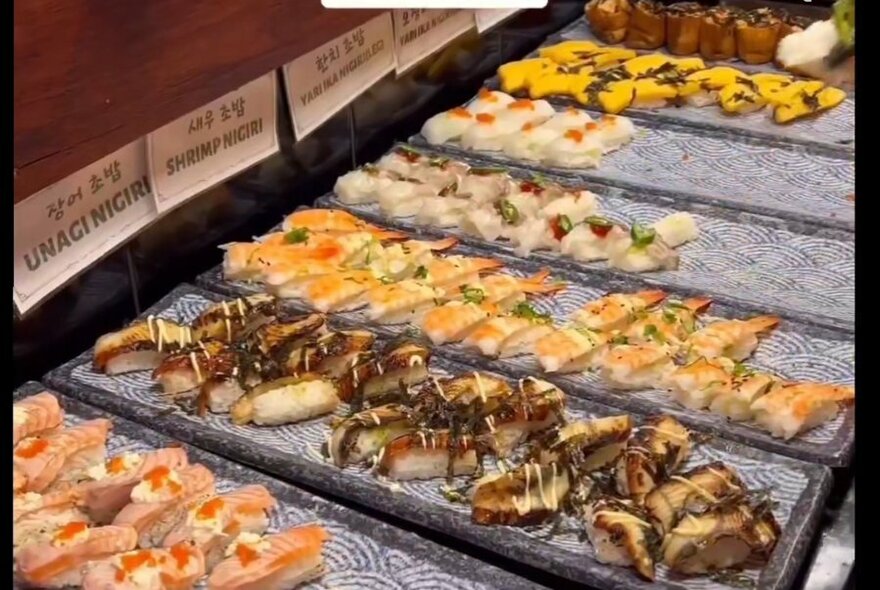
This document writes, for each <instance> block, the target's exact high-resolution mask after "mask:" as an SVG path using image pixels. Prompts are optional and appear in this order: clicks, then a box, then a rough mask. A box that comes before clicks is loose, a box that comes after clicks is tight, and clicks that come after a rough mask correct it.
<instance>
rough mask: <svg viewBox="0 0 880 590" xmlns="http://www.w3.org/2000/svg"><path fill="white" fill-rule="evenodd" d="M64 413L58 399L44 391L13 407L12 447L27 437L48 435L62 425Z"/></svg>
mask: <svg viewBox="0 0 880 590" xmlns="http://www.w3.org/2000/svg"><path fill="white" fill-rule="evenodd" d="M63 420H64V412H63V411H62V410H61V406H59V405H58V398H56V397H55V396H54V395H52V394H51V393H49V392H48V391H44V392H42V393H38V394H36V395H32V396H29V397H26V398H24V399H23V400H21V401H18V402H16V403H14V404H13V405H12V446H15V445H17V444H18V443H19V441H21V439H23V438H24V437H26V436H38V435H40V434H46V433H48V432H49V431H51V430H54V429H55V428H57V427H58V426H60V425H61V422H62V421H63Z"/></svg>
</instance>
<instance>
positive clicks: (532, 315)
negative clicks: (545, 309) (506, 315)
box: [512, 301, 553, 324]
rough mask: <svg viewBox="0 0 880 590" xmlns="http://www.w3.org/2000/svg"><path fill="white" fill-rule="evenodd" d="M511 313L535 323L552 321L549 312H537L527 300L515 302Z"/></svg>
mask: <svg viewBox="0 0 880 590" xmlns="http://www.w3.org/2000/svg"><path fill="white" fill-rule="evenodd" d="M512 314H513V315H514V316H515V317H518V318H524V319H527V320H530V321H531V322H532V323H535V324H549V323H551V322H552V321H553V320H552V318H551V317H550V314H546V313H541V312H539V311H538V310H537V309H535V308H534V306H533V305H532V304H531V303H529V302H528V301H520V302H519V303H517V304H516V307H514V308H513V311H512Z"/></svg>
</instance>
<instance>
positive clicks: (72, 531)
mask: <svg viewBox="0 0 880 590" xmlns="http://www.w3.org/2000/svg"><path fill="white" fill-rule="evenodd" d="M136 546H137V531H135V530H134V529H133V528H131V527H129V526H104V527H97V528H89V526H88V525H87V524H86V523H84V522H73V523H70V524H68V525H67V526H65V527H62V528H61V529H59V530H58V531H56V532H55V534H54V536H53V538H52V540H51V541H49V542H47V543H38V544H34V545H28V546H27V547H24V548H23V549H22V550H21V551H20V552H19V553H18V556H17V559H16V569H17V573H18V575H19V576H20V577H21V579H22V580H23V581H24V582H26V583H27V584H30V585H33V586H37V587H40V588H63V587H65V586H81V585H82V582H83V573H84V570H85V566H86V564H88V563H89V562H91V561H98V560H101V559H106V558H108V557H111V556H113V555H115V554H116V553H119V552H122V551H131V550H132V549H134V548H135V547H136Z"/></svg>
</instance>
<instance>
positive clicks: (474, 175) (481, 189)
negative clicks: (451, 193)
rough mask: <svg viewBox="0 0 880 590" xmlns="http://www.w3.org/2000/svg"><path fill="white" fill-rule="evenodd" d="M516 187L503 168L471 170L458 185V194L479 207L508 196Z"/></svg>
mask: <svg viewBox="0 0 880 590" xmlns="http://www.w3.org/2000/svg"><path fill="white" fill-rule="evenodd" d="M514 186H515V185H514V183H513V181H512V180H511V179H510V177H509V176H508V175H507V174H506V173H505V171H504V170H503V169H501V168H471V169H470V170H468V172H467V174H465V176H464V177H463V178H462V179H461V182H459V183H458V191H457V192H456V194H457V195H459V196H461V197H467V198H468V199H469V200H470V201H471V202H473V203H476V204H478V205H485V204H487V203H494V202H495V201H497V200H498V199H500V198H501V197H503V196H505V195H507V194H508V193H509V192H511V190H513V188H514Z"/></svg>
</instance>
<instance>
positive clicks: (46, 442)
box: [12, 418, 113, 493]
mask: <svg viewBox="0 0 880 590" xmlns="http://www.w3.org/2000/svg"><path fill="white" fill-rule="evenodd" d="M112 426H113V425H112V423H111V422H110V421H109V420H106V419H103V418H99V419H97V420H90V421H88V422H83V423H82V424H79V425H77V426H73V427H70V428H65V429H63V430H59V431H57V432H53V433H51V434H47V435H46V436H42V437H33V438H26V439H24V440H22V441H21V442H20V443H18V446H16V447H15V450H14V451H13V453H12V463H13V468H14V470H15V471H16V472H17V473H19V474H21V476H22V477H23V479H24V481H25V484H24V488H23V489H24V491H28V492H38V493H39V492H43V491H45V490H47V489H49V488H50V487H51V486H53V485H54V486H56V487H58V486H65V485H72V484H75V483H77V482H79V481H80V480H81V479H83V478H85V477H86V473H87V471H88V470H89V468H91V467H94V466H95V465H99V464H101V463H103V462H104V457H105V456H106V453H107V448H106V444H107V434H108V433H109V432H110V429H111V428H112Z"/></svg>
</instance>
